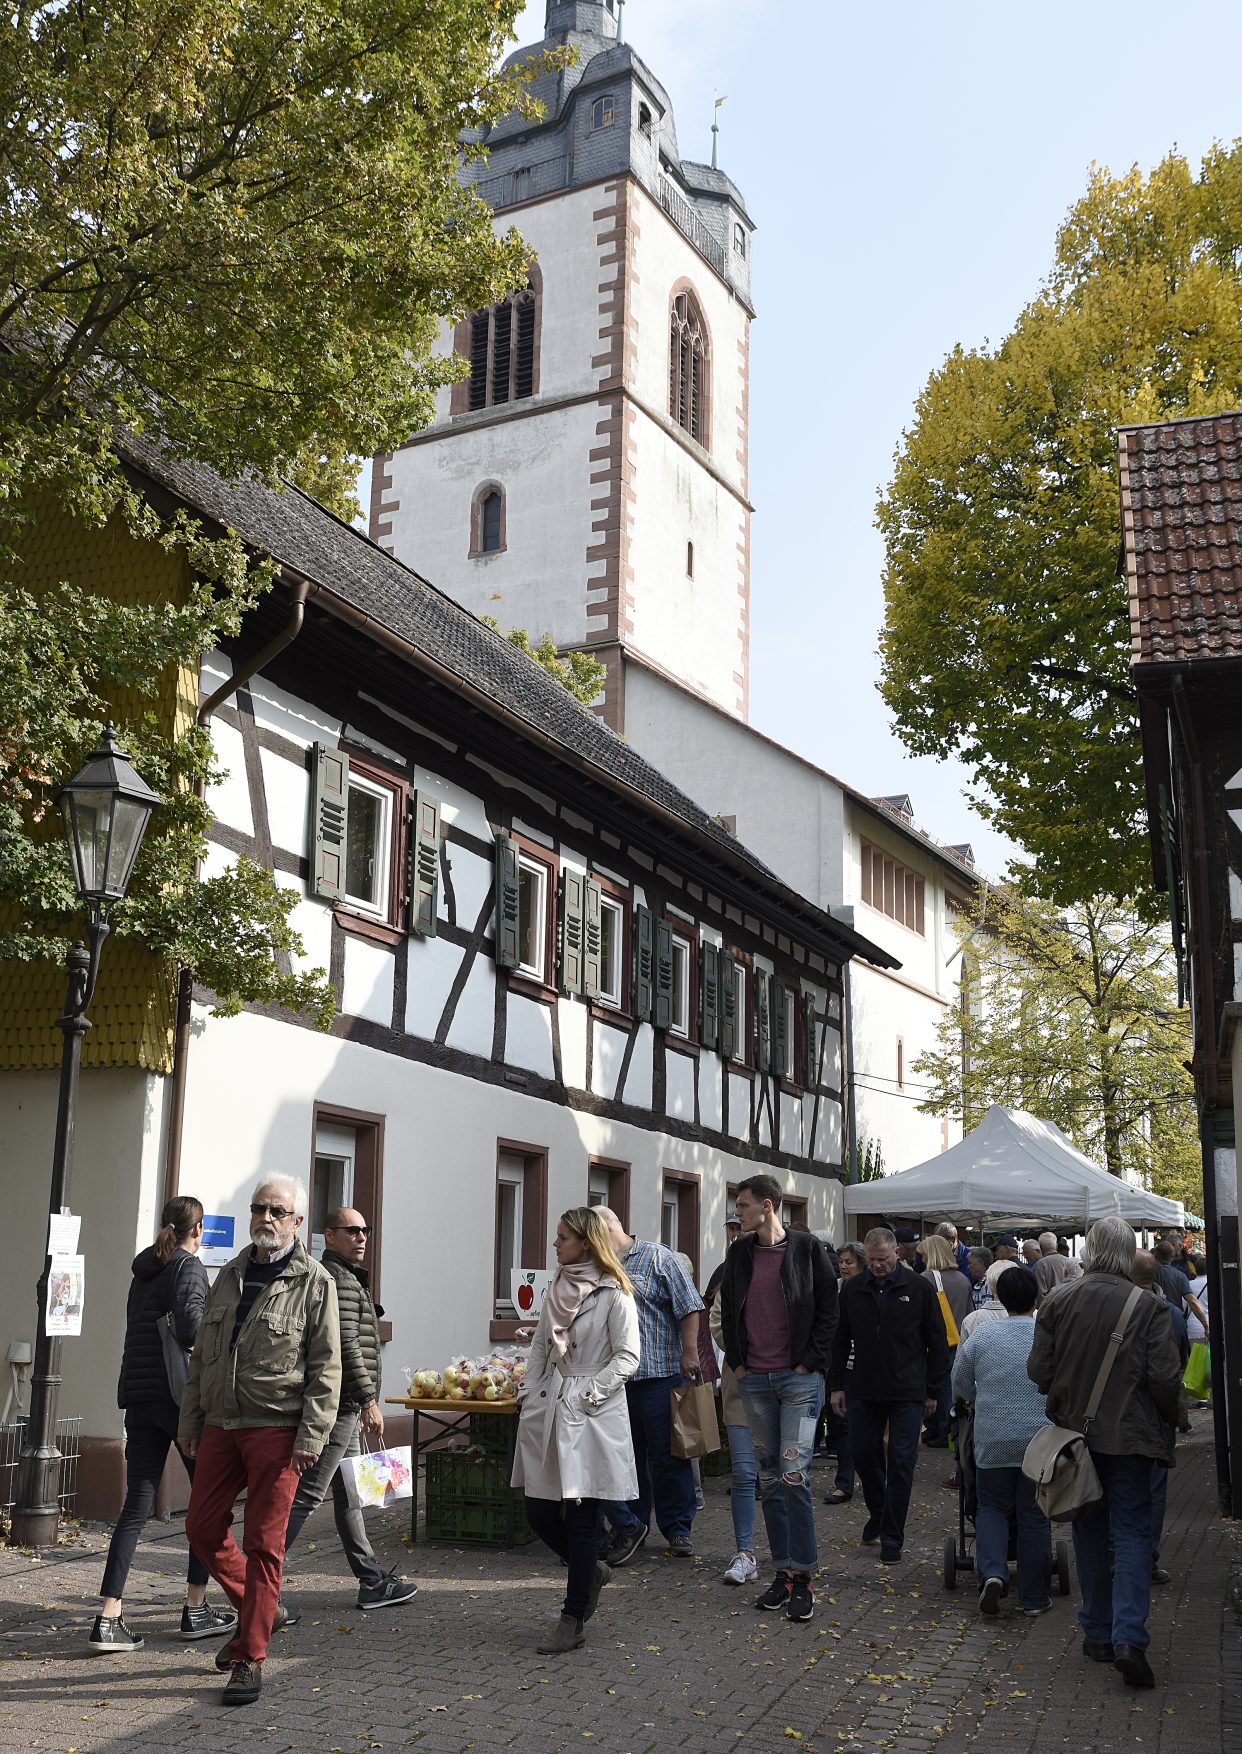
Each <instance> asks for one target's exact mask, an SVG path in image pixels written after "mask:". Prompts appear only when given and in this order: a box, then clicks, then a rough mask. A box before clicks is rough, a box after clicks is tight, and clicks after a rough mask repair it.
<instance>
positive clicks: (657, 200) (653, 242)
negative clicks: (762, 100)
mask: <svg viewBox="0 0 1242 1754" xmlns="http://www.w3.org/2000/svg"><path fill="white" fill-rule="evenodd" d="M635 10H636V8H635ZM617 15H618V5H617V0H548V9H547V23H546V28H545V35H544V41H543V44H542V45H541V47H558V46H560V45H563V44H569V45H571V46H572V47H573V48H574V49H576V51H577V55H576V59H575V61H574V64H573V65H572V66H570V67H567V68H566V69H564V70H563V71H562V72H559V73H555V74H547V75H544V76H542V77H541V78H540V79H539V80H538V81H537V83H536V86H535V91H536V94H537V96H538V97H539V99H540V100H541V102H542V104H543V106H544V114H543V116H542V117H541V118H540V119H539V120H538V121H537V122H535V123H531V122H530V121H526V120H523V119H522V118H521V117H519V116H516V115H515V116H512V117H510V118H509V119H508V120H506V121H505V122H503V123H502V124H500V125H499V126H497V127H495V128H493V129H492V130H491V132H490V134H489V136H488V139H487V143H486V144H487V147H488V153H489V156H488V158H487V160H486V161H485V162H482V163H479V164H477V165H474V166H471V167H469V168H468V169H467V170H466V171H465V172H464V173H463V174H465V175H468V176H469V177H471V179H472V180H474V181H475V184H476V187H477V188H478V190H479V193H480V194H481V195H482V196H483V197H484V198H485V199H486V201H487V202H488V203H489V205H490V206H491V207H492V208H493V209H494V211H495V214H496V226H497V229H498V230H500V229H503V230H508V228H509V227H510V226H515V227H516V228H517V229H518V231H520V232H521V234H522V236H523V237H524V238H525V239H526V240H527V241H528V242H529V244H530V246H531V251H532V260H531V266H530V274H529V280H528V283H527V285H526V286H525V287H524V288H523V289H522V290H521V291H519V292H517V293H515V294H514V295H512V296H511V297H510V298H509V299H507V300H506V301H505V302H504V303H503V304H500V305H497V306H496V307H494V308H493V309H491V310H489V311H480V312H476V313H475V314H474V315H473V316H472V317H469V318H467V319H466V320H465V321H464V322H462V323H460V324H459V325H458V326H457V329H456V330H455V331H454V332H452V333H449V332H447V331H446V332H445V334H444V335H443V336H442V338H441V345H442V346H443V347H444V348H445V349H446V350H447V349H449V348H455V349H456V350H457V351H458V352H460V353H462V354H463V355H464V356H465V357H466V358H467V359H468V360H469V362H470V373H469V376H468V377H466V378H463V379H462V381H461V382H460V383H458V384H456V385H455V386H454V387H453V388H452V389H451V390H445V391H442V392H441V395H440V398H439V402H438V405H437V408H436V414H435V418H434V420H433V421H432V424H431V425H430V426H429V427H427V428H426V429H425V430H424V431H423V432H420V433H417V434H414V435H413V436H412V437H411V438H410V440H409V442H408V443H407V444H405V445H404V446H402V447H401V448H400V449H399V450H398V451H396V452H394V453H392V454H381V455H380V456H378V457H376V459H375V468H374V476H373V482H372V494H371V521H370V533H371V536H372V538H373V540H375V541H376V542H378V543H379V544H380V545H381V546H382V547H384V548H387V549H389V550H391V551H392V552H393V553H395V554H397V555H398V556H399V557H400V558H401V559H403V560H406V561H408V563H409V564H410V565H411V566H414V567H416V568H417V569H418V571H419V572H420V573H423V574H424V575H425V576H426V577H427V578H429V579H431V580H432V581H433V582H434V583H435V584H437V585H439V586H440V587H441V588H442V589H444V590H446V591H448V592H449V593H450V594H451V595H452V596H454V597H456V598H457V599H458V600H459V601H460V602H461V603H462V604H464V605H465V607H466V608H468V609H470V610H472V611H473V612H474V613H476V614H478V615H490V616H493V617H494V618H495V619H496V621H497V622H498V623H499V624H500V626H501V627H502V628H504V629H508V628H510V627H524V628H526V629H527V631H528V632H529V633H530V634H531V636H532V637H533V638H535V639H538V638H539V637H541V636H542V635H543V634H545V633H551V634H552V636H553V638H554V639H555V640H556V642H557V644H558V645H559V646H560V647H561V648H562V649H563V650H564V649H589V650H590V651H591V652H593V653H594V654H595V655H596V656H597V657H598V658H599V659H600V661H601V662H602V663H603V664H604V666H605V668H606V671H607V681H606V684H605V692H604V700H603V712H604V715H605V717H606V719H607V721H608V723H609V724H611V725H612V726H613V727H614V728H615V729H616V730H618V731H621V732H624V730H625V694H626V675H627V670H629V669H630V668H631V667H632V666H634V665H639V666H641V667H643V669H644V670H646V671H647V672H648V673H649V674H652V675H654V676H665V677H669V678H672V679H674V680H675V681H676V682H677V683H678V684H680V685H681V687H683V688H686V689H688V690H690V691H692V692H693V693H695V694H699V695H702V696H704V697H706V698H707V699H709V700H711V701H712V702H714V703H715V704H716V705H717V706H719V707H722V708H724V709H725V711H727V712H729V713H732V714H734V715H736V716H737V717H738V718H740V719H743V720H744V719H745V718H746V716H747V705H748V668H749V624H748V608H749V592H750V504H749V501H748V499H747V447H748V412H749V410H748V376H749V332H750V321H751V316H752V314H753V312H752V308H751V303H750V271H751V239H752V233H753V227H752V224H751V220H750V217H749V215H748V213H747V211H746V207H745V203H744V202H743V200H742V197H741V194H740V193H739V191H738V190H737V188H736V187H735V186H734V184H733V183H732V182H731V181H730V180H729V178H728V177H727V176H725V175H724V173H723V172H721V171H719V170H716V169H715V168H714V167H712V166H710V165H704V164H696V163H692V162H691V161H689V160H683V159H682V158H681V156H680V154H679V152H678V150H677V132H676V127H675V125H674V120H673V111H672V106H671V104H670V102H669V98H668V94H667V93H666V92H665V90H664V87H663V86H662V85H661V84H660V83H659V81H658V80H657V79H656V78H655V77H654V75H653V74H652V73H651V71H650V70H649V69H648V68H647V67H646V65H645V64H644V63H643V62H642V60H640V58H639V57H638V55H637V54H635V52H634V50H633V49H632V48H630V46H629V45H628V43H623V42H621V41H620V40H619V30H618V16H617ZM529 53H530V51H529V50H520V51H518V55H517V56H515V57H514V59H519V58H521V56H524V55H526V54H529Z"/></svg>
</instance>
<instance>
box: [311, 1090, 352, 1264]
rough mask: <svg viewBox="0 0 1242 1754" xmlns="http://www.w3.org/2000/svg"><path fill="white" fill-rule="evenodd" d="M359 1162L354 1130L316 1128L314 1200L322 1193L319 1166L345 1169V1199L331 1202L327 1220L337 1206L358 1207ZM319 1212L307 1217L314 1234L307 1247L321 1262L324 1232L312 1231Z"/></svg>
mask: <svg viewBox="0 0 1242 1754" xmlns="http://www.w3.org/2000/svg"><path fill="white" fill-rule="evenodd" d="M357 1160H358V1133H357V1130H356V1129H355V1128H354V1127H342V1126H340V1125H339V1124H337V1123H336V1122H334V1121H320V1123H319V1125H318V1126H317V1127H316V1128H315V1174H314V1180H313V1182H312V1185H311V1198H312V1200H313V1199H314V1197H315V1195H316V1193H317V1192H318V1189H319V1166H320V1164H321V1163H325V1164H327V1163H339V1164H340V1165H341V1166H342V1167H341V1197H340V1199H339V1200H332V1201H329V1202H328V1203H327V1204H326V1205H325V1208H324V1215H325V1217H326V1216H327V1214H328V1213H329V1212H330V1211H331V1210H332V1208H333V1207H334V1206H352V1205H353V1203H354V1167H355V1165H356V1163H357ZM314 1222H315V1212H314V1209H313V1207H312V1210H311V1211H310V1213H309V1214H308V1215H307V1229H308V1230H309V1231H310V1232H311V1234H310V1235H309V1237H308V1238H307V1247H308V1248H309V1250H310V1253H311V1255H312V1257H313V1258H314V1259H315V1260H317V1261H321V1260H322V1259H323V1251H324V1247H325V1239H324V1233H323V1231H322V1230H312V1229H311V1226H312V1225H313V1224H314Z"/></svg>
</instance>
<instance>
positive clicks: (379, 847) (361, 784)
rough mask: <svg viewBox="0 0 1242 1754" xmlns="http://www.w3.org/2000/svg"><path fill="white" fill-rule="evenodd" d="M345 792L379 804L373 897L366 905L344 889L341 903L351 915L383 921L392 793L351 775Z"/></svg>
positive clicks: (388, 875)
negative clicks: (348, 909)
mask: <svg viewBox="0 0 1242 1754" xmlns="http://www.w3.org/2000/svg"><path fill="white" fill-rule="evenodd" d="M349 791H350V792H351V793H352V792H365V793H366V794H367V796H368V797H371V798H378V799H379V802H380V825H379V829H378V831H377V833H376V837H375V845H374V848H373V857H374V859H375V862H376V874H377V878H378V881H377V883H376V896H375V900H374V901H369V900H367V898H366V897H365V896H361V895H353V894H351V892H350V891H349V889H345V891H344V894H343V897H342V899H343V901H344V903H345V905H346V907H348V908H350V909H351V910H352V911H353V912H354V913H359V914H367V915H369V916H370V918H371V919H375V920H387V918H388V908H389V890H388V886H389V883H390V881H391V877H392V833H393V819H392V796H393V795H392V792H391V790H390V789H389V788H388V787H387V786H381V785H377V784H376V783H375V781H374V780H370V779H367V778H366V776H365V775H363V774H356V773H353V772H351V773H350V776H349ZM348 852H349V849H348V847H347V848H346V858H345V882H346V883H348V881H349V857H348Z"/></svg>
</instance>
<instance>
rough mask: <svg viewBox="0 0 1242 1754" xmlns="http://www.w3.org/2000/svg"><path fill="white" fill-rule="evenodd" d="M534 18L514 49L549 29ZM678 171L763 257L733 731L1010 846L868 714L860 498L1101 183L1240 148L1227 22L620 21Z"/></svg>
mask: <svg viewBox="0 0 1242 1754" xmlns="http://www.w3.org/2000/svg"><path fill="white" fill-rule="evenodd" d="M543 20H544V5H543V0H532V4H530V5H529V6H528V7H527V9H526V12H525V14H524V16H523V20H522V24H521V27H520V29H521V40H522V41H524V42H533V41H537V40H538V38H539V37H540V36H541V35H542V33H543ZM624 28H625V35H626V39H627V41H629V42H630V43H632V44H633V45H634V47H635V49H636V50H637V52H638V53H639V54H640V55H641V56H642V57H643V59H644V60H645V61H647V62H648V64H649V65H650V67H651V68H652V71H653V72H654V73H655V74H656V76H657V77H658V78H659V79H660V80H661V81H662V83H663V84H664V86H665V87H666V89H667V90H668V93H669V96H670V97H671V99H672V102H673V107H674V111H675V113H676V119H677V131H678V143H679V145H680V148H681V151H682V154H683V156H685V157H688V158H699V159H708V158H710V152H711V135H710V132H709V130H710V126H711V119H712V100H713V96H714V94H715V93H716V92H717V91H719V92H722V93H727V94H728V102H727V103H726V104H725V106H724V108H723V109H722V111H721V113H720V115H721V124H722V132H721V135H720V163H721V167H722V168H723V169H725V170H727V171H728V173H729V174H730V176H732V177H733V179H734V181H735V182H736V183H737V184H738V186H739V187H740V188H741V190H742V192H743V194H744V195H745V197H746V201H747V205H748V206H749V208H750V212H751V214H752V216H753V217H754V219H755V221H756V223H757V225H758V227H759V232H758V236H757V237H756V240H755V253H754V264H755V300H756V305H757V309H758V320H757V321H756V323H755V326H754V330H753V337H752V339H753V347H752V355H751V497H752V499H753V501H754V503H755V506H756V516H755V519H754V526H753V546H752V553H753V575H752V593H751V630H752V633H751V703H752V704H751V717H752V721H753V723H754V724H755V725H756V726H757V727H758V728H759V729H760V730H762V731H765V732H767V733H769V734H770V735H772V736H774V737H776V738H778V739H779V740H780V741H781V742H783V743H786V744H788V745H789V746H790V747H792V748H794V749H796V750H798V751H799V752H800V753H802V754H804V755H806V756H807V757H809V758H810V759H811V760H813V761H816V762H818V763H819V764H820V765H822V766H824V767H827V768H828V769H829V770H830V771H832V772H834V773H836V774H837V775H838V776H839V777H840V778H842V779H844V780H847V781H848V782H849V783H850V784H852V785H855V786H857V787H859V788H860V789H862V790H864V791H866V792H869V793H873V794H874V793H891V792H901V791H908V792H909V793H910V794H911V796H912V798H913V800H914V806H915V812H916V815H917V817H918V820H919V821H920V822H921V823H922V825H923V826H924V827H925V828H926V829H928V830H929V832H931V833H932V834H934V835H937V836H938V837H939V838H940V839H942V840H945V841H963V840H970V841H972V842H973V843H974V846H975V849H976V853H977V855H978V856H979V860H980V863H981V864H982V865H983V866H984V868H985V869H988V870H990V871H991V872H993V873H996V872H998V871H999V869H1000V868H1001V867H1002V866H1003V864H1004V862H1005V859H1006V857H1007V856H1008V851H1009V849H1008V848H1007V846H1006V843H1004V842H1003V841H1001V840H1000V839H999V837H997V836H996V835H995V834H993V833H992V832H991V831H990V830H989V829H988V828H987V827H986V826H985V825H984V824H983V823H982V822H981V821H980V819H979V818H978V817H977V816H975V815H974V813H973V812H972V811H971V810H970V808H969V806H968V805H967V803H966V802H965V799H964V797H963V795H962V794H963V786H964V785H965V783H966V780H967V776H966V775H965V774H964V773H963V772H962V770H961V769H960V768H959V767H957V766H956V765H955V764H952V763H938V762H934V761H931V760H919V761H914V760H912V759H911V758H910V757H909V756H908V755H907V754H906V753H905V751H904V749H903V748H902V746H901V744H900V743H899V742H898V741H897V739H896V737H895V736H894V734H893V732H892V730H891V728H890V726H889V723H888V717H887V713H886V710H885V708H884V704H883V702H882V701H881V699H880V697H879V695H878V694H877V693H876V689H875V684H876V679H877V676H878V673H879V664H878V659H877V658H876V655H875V654H876V644H877V635H878V630H879V627H880V623H881V619H882V616H883V598H882V592H881V583H880V578H881V567H882V562H883V553H882V545H881V543H880V539H879V536H878V533H877V532H876V530H875V528H874V524H873V515H874V506H875V500H876V495H877V491H878V489H879V488H880V487H881V486H882V485H883V484H884V483H885V482H886V481H887V479H888V477H889V474H890V471H891V464H892V458H893V453H894V450H895V449H896V447H897V445H898V443H899V441H900V437H901V432H902V429H903V427H904V426H905V424H906V422H907V421H908V419H909V418H910V414H911V409H912V406H913V403H914V399H915V398H916V396H917V395H918V393H919V390H920V389H921V388H922V385H923V383H924V382H925V381H926V378H927V376H928V374H929V372H931V371H932V370H933V369H934V368H935V367H936V366H937V365H938V364H939V362H940V361H941V360H942V358H943V357H944V355H945V353H946V352H947V351H948V350H949V349H950V348H951V347H952V346H953V345H954V344H955V343H957V342H959V341H960V342H962V343H963V344H965V345H968V346H970V345H976V344H979V343H982V342H984V341H986V340H987V339H988V338H992V339H993V340H997V341H998V340H1000V339H1001V338H1002V337H1003V336H1004V335H1005V334H1006V333H1007V331H1008V330H1009V328H1010V327H1011V325H1012V323H1013V320H1014V318H1015V317H1016V315H1017V314H1018V312H1019V311H1020V310H1021V308H1022V306H1023V304H1024V303H1025V302H1026V301H1027V299H1029V298H1030V297H1031V296H1032V295H1033V293H1034V292H1035V291H1036V289H1037V287H1038V285H1039V282H1040V280H1041V279H1042V277H1043V275H1044V274H1045V273H1046V271H1047V269H1048V266H1049V264H1050V262H1051V257H1052V246H1053V238H1054V235H1055V232H1056V228H1057V225H1058V222H1059V221H1060V219H1061V217H1062V215H1063V214H1064V212H1065V210H1066V208H1067V207H1068V206H1069V205H1070V203H1071V202H1072V201H1073V200H1074V199H1075V198H1076V197H1077V195H1078V194H1079V193H1080V192H1081V190H1082V189H1083V188H1084V186H1085V184H1086V179H1087V174H1088V170H1089V168H1090V166H1091V164H1092V163H1093V162H1097V163H1099V164H1103V165H1107V166H1109V167H1110V168H1111V169H1113V170H1114V171H1120V170H1122V169H1125V168H1127V167H1129V166H1130V165H1131V164H1134V163H1138V164H1140V165H1142V166H1143V167H1145V168H1146V167H1149V166H1151V165H1152V164H1154V163H1156V162H1157V161H1158V160H1159V159H1161V158H1162V157H1163V156H1164V155H1165V153H1166V152H1168V151H1169V149H1170V148H1171V147H1173V146H1177V147H1178V148H1179V149H1180V150H1182V151H1183V152H1185V153H1186V154H1187V155H1188V156H1189V158H1190V159H1191V161H1192V162H1195V163H1197V161H1198V159H1199V158H1200V157H1201V156H1202V154H1203V153H1204V152H1205V151H1206V150H1207V148H1208V147H1209V146H1210V145H1211V143H1212V141H1213V140H1214V139H1222V140H1232V139H1234V138H1235V137H1236V136H1239V135H1242V86H1240V84H1239V69H1240V68H1242V7H1235V6H1232V5H1230V4H1228V3H1227V0H1215V3H1209V0H1181V3H1180V4H1179V5H1177V6H1170V5H1169V4H1168V3H1167V0H1164V3H1162V4H1160V5H1156V4H1152V3H1151V0H1131V4H1130V5H1128V6H1126V7H1123V8H1118V7H1116V6H1112V5H1107V4H1104V3H1102V0H1094V3H1093V0H1076V3H1075V4H1068V3H1066V0H1043V4H1041V5H1039V6H1010V5H1003V4H1002V5H997V4H996V0H991V3H990V4H986V5H985V4H982V3H980V4H968V3H966V0H940V3H939V4H936V5H932V6H929V5H927V4H926V0H923V3H921V4H915V3H914V0H885V4H883V5H872V6H853V7H848V8H846V7H841V6H837V5H831V4H829V5H825V4H823V3H822V0H780V3H779V4H778V3H777V0H628V4H627V5H626V8H625V25H624Z"/></svg>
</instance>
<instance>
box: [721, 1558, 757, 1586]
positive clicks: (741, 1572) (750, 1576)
mask: <svg viewBox="0 0 1242 1754" xmlns="http://www.w3.org/2000/svg"><path fill="white" fill-rule="evenodd" d="M758 1575H759V1566H758V1563H757V1561H756V1559H755V1556H754V1554H753V1553H738V1554H737V1555H735V1557H734V1560H733V1563H732V1565H730V1567H729V1569H728V1570H727V1571H726V1572H725V1574H724V1581H725V1583H736V1584H743V1583H754V1581H755V1579H756V1578H757V1577H758Z"/></svg>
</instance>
